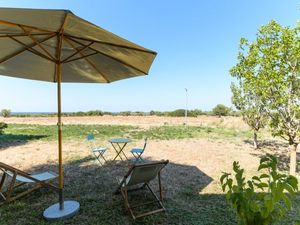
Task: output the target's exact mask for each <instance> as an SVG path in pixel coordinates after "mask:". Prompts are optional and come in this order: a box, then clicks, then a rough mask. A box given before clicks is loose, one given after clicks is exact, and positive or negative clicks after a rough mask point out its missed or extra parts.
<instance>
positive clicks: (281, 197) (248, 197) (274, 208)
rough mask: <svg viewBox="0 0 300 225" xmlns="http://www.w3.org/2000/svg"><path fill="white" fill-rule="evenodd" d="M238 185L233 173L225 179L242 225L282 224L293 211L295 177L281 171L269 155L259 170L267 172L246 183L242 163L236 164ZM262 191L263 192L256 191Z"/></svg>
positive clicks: (263, 160)
mask: <svg viewBox="0 0 300 225" xmlns="http://www.w3.org/2000/svg"><path fill="white" fill-rule="evenodd" d="M233 170H234V172H235V180H236V181H235V182H234V181H233V179H232V178H231V174H229V173H224V174H223V175H222V176H221V178H220V181H221V184H222V189H223V191H224V192H225V191H226V190H227V193H226V197H227V201H228V202H229V204H230V205H231V206H232V207H233V208H234V209H235V210H236V212H237V216H238V220H239V224H240V225H267V224H271V223H274V222H278V221H279V220H280V219H281V218H282V217H283V216H284V215H285V214H286V212H287V211H288V210H290V209H291V205H292V200H293V199H294V197H295V192H296V191H297V190H298V181H297V179H296V178H295V177H294V176H291V175H285V174H281V173H279V172H278V171H277V159H276V158H275V157H274V156H270V155H267V156H265V157H263V158H262V159H261V160H260V165H259V167H258V171H262V170H264V171H267V173H262V174H261V175H260V176H254V177H252V179H251V180H248V181H246V179H245V177H244V175H243V173H244V169H241V168H240V165H239V163H238V162H236V161H235V162H233ZM256 189H260V190H261V191H262V192H259V193H257V192H255V191H256Z"/></svg>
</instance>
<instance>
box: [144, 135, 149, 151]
mask: <svg viewBox="0 0 300 225" xmlns="http://www.w3.org/2000/svg"><path fill="white" fill-rule="evenodd" d="M147 140H148V138H147V137H146V138H145V144H144V148H143V151H145V148H146V146H147Z"/></svg>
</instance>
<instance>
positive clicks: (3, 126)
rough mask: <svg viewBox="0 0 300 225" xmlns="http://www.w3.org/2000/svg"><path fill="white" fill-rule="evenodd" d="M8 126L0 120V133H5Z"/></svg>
mask: <svg viewBox="0 0 300 225" xmlns="http://www.w3.org/2000/svg"><path fill="white" fill-rule="evenodd" d="M5 128H7V124H6V123H3V122H0V134H3V133H4V129H5Z"/></svg>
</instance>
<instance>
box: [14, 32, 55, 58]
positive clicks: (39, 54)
mask: <svg viewBox="0 0 300 225" xmlns="http://www.w3.org/2000/svg"><path fill="white" fill-rule="evenodd" d="M10 39H12V40H14V41H15V42H17V43H19V44H20V45H22V46H24V47H25V48H26V49H27V50H28V51H30V52H32V53H33V54H36V55H38V56H40V57H42V58H44V59H47V60H49V61H51V62H54V61H53V60H52V59H51V58H49V57H48V56H46V55H44V54H43V53H40V52H39V51H37V50H35V49H33V48H32V47H30V46H28V45H26V44H25V43H23V42H22V41H19V40H18V39H15V38H14V37H10ZM34 44H35V45H33V47H34V46H36V45H37V44H36V43H34Z"/></svg>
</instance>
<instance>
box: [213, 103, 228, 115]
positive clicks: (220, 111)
mask: <svg viewBox="0 0 300 225" xmlns="http://www.w3.org/2000/svg"><path fill="white" fill-rule="evenodd" d="M212 113H213V115H214V116H228V114H229V113H230V109H229V108H228V107H226V106H225V105H222V104H218V105H216V107H215V108H213V110H212Z"/></svg>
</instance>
